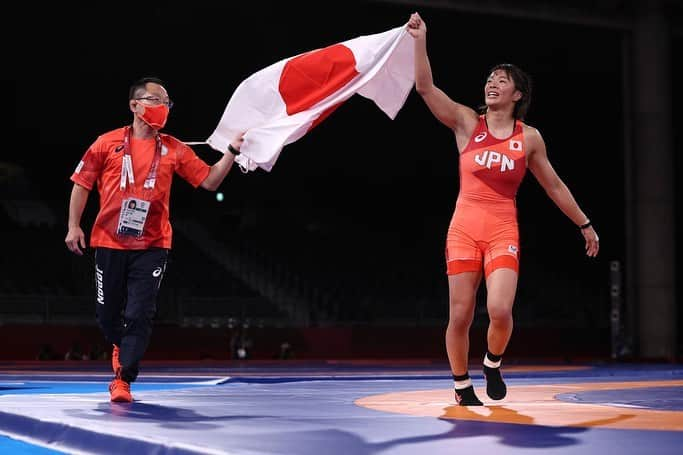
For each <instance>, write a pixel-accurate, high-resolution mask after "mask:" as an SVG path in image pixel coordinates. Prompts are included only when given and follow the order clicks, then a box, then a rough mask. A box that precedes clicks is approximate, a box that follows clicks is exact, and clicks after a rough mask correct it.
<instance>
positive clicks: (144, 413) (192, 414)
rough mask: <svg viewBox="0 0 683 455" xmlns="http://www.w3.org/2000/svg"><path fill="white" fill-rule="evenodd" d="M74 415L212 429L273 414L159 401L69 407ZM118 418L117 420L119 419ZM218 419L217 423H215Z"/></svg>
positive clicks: (89, 418)
mask: <svg viewBox="0 0 683 455" xmlns="http://www.w3.org/2000/svg"><path fill="white" fill-rule="evenodd" d="M64 412H65V414H68V415H69V416H71V417H76V418H81V419H88V420H102V421H106V422H112V420H113V419H112V417H114V418H115V419H116V420H118V421H130V422H135V421H145V422H156V423H157V424H158V425H159V426H161V427H163V428H178V429H202V430H203V429H211V428H220V427H222V426H223V424H222V423H221V422H226V421H230V420H235V421H243V420H246V419H260V418H264V417H269V416H254V415H247V416H245V415H234V414H232V415H217V416H212V415H203V414H199V413H198V412H196V411H194V410H192V409H185V408H174V407H170V406H161V405H158V404H151V403H142V402H139V401H135V402H133V403H100V404H99V405H98V406H97V408H94V409H91V410H89V411H80V410H68V409H67V410H65V411H64ZM116 420H114V421H116ZM213 422H215V423H213Z"/></svg>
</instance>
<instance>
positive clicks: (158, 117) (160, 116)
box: [139, 104, 168, 130]
mask: <svg viewBox="0 0 683 455" xmlns="http://www.w3.org/2000/svg"><path fill="white" fill-rule="evenodd" d="M141 106H142V107H144V109H145V111H144V112H143V113H142V114H139V117H140V118H141V119H142V121H144V122H145V123H146V124H148V125H149V126H151V127H152V128H154V129H155V130H159V129H161V128H163V127H164V125H166V120H167V119H168V106H166V105H165V104H159V105H158V106H149V105H147V104H141Z"/></svg>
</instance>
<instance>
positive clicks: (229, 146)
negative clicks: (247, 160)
mask: <svg viewBox="0 0 683 455" xmlns="http://www.w3.org/2000/svg"><path fill="white" fill-rule="evenodd" d="M228 151H229V152H230V153H232V154H233V155H235V156H237V155H239V154H240V151H239V150H237V149H236V148H235V147H233V146H232V144H228Z"/></svg>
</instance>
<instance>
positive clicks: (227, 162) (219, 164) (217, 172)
mask: <svg viewBox="0 0 683 455" xmlns="http://www.w3.org/2000/svg"><path fill="white" fill-rule="evenodd" d="M243 140H244V139H243V135H242V136H240V137H239V138H238V139H235V140H234V141H233V142H232V143H231V144H230V146H231V147H232V148H233V149H235V150H237V152H239V150H240V147H241V146H242V141H243ZM235 156H236V155H234V154H233V153H232V152H231V151H230V150H227V151H226V152H225V153H224V154H223V157H222V158H221V159H220V160H218V161H216V163H214V165H213V166H211V169H210V170H209V175H208V176H207V177H206V178H205V179H204V181H203V182H202V183H200V184H199V186H201V187H202V188H204V189H205V190H209V191H216V190H217V189H218V187H219V186H220V184H221V183H223V180H225V177H226V176H227V175H228V172H230V169H231V168H232V165H233V163H234V162H235Z"/></svg>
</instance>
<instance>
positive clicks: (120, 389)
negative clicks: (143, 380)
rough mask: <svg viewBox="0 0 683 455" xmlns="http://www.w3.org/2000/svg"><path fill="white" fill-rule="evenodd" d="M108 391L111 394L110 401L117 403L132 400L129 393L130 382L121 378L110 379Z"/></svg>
mask: <svg viewBox="0 0 683 455" xmlns="http://www.w3.org/2000/svg"><path fill="white" fill-rule="evenodd" d="M109 393H110V394H111V401H117V402H119V403H130V402H132V401H133V396H132V395H131V394H130V384H129V383H127V382H126V381H124V380H123V379H119V378H116V379H114V380H113V381H111V383H110V384H109Z"/></svg>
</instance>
